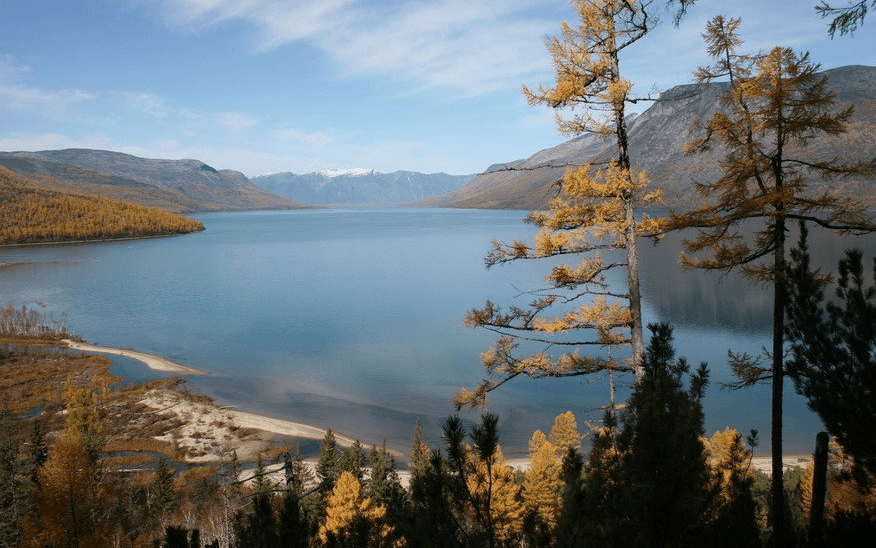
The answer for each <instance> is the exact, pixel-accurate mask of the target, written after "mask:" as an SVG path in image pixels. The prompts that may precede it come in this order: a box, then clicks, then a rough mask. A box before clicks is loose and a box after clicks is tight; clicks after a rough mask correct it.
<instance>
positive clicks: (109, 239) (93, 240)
mask: <svg viewBox="0 0 876 548" xmlns="http://www.w3.org/2000/svg"><path fill="white" fill-rule="evenodd" d="M205 230H207V229H206V228H201V229H198V230H193V231H190V232H168V233H166V234H144V235H142V236H119V237H118V238H113V237H104V238H86V239H82V240H51V241H47V242H15V243H5V244H3V243H0V248H3V247H26V246H27V247H29V246H38V245H64V244H95V243H106V242H124V241H130V240H151V239H155V238H173V237H174V236H188V235H189V234H198V233H199V232H204V231H205ZM15 264H23V263H0V266H11V265H15Z"/></svg>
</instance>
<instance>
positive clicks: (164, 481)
mask: <svg viewBox="0 0 876 548" xmlns="http://www.w3.org/2000/svg"><path fill="white" fill-rule="evenodd" d="M173 474H174V471H173V470H171V468H170V466H168V464H167V460H165V459H164V458H160V459H158V464H157V465H156V466H155V473H154V474H153V476H152V484H151V485H150V487H149V504H150V506H151V507H152V512H153V513H154V514H155V515H156V516H158V517H163V516H165V515H167V514H168V513H170V512H171V511H172V510H173V509H174V507H175V506H176V502H177V495H176V492H175V491H174V490H173Z"/></svg>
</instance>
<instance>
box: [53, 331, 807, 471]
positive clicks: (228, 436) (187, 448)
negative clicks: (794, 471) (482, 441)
mask: <svg viewBox="0 0 876 548" xmlns="http://www.w3.org/2000/svg"><path fill="white" fill-rule="evenodd" d="M63 342H64V343H66V345H67V346H68V347H70V348H73V349H75V350H81V351H83V352H97V353H101V354H112V355H118V356H124V357H128V358H132V359H135V360H138V361H141V362H143V364H145V365H146V366H147V367H149V368H150V369H154V370H156V371H165V372H171V373H179V374H183V375H203V374H206V372H204V371H201V370H198V369H195V368H193V367H189V366H186V365H182V364H178V363H175V362H172V361H170V360H168V359H166V358H163V357H161V356H156V355H154V354H148V353H145V352H136V351H133V350H127V349H123V348H115V347H106V346H96V345H91V344H87V343H81V342H77V341H73V340H69V339H65V340H64V341H63ZM141 403H143V404H145V405H147V406H148V407H150V408H152V409H153V410H154V412H156V413H159V414H161V415H172V416H175V417H176V418H177V419H179V420H180V422H181V423H182V426H180V427H179V428H178V429H176V430H175V431H174V432H173V433H172V434H168V435H166V436H165V437H167V440H165V441H170V440H172V441H173V443H174V444H176V445H177V446H179V447H180V448H181V449H182V450H183V452H184V453H185V455H186V456H185V460H186V461H188V462H191V463H197V462H201V463H206V462H217V461H220V460H222V459H224V458H227V455H228V453H229V452H230V451H231V450H236V451H237V452H238V455H239V456H240V457H241V458H242V459H244V460H254V459H255V456H256V455H257V454H258V453H259V452H262V451H265V450H267V449H268V448H269V447H270V446H271V441H272V439H273V437H274V436H286V437H290V438H301V439H311V440H322V439H323V438H324V437H325V434H326V430H325V429H323V428H319V427H316V426H311V425H308V424H303V423H299V422H294V421H290V420H285V419H278V418H274V417H268V416H265V415H259V414H256V413H251V412H247V411H239V410H237V409H232V408H228V407H220V406H217V405H215V404H213V403H205V402H204V401H194V400H192V399H190V398H188V397H186V395H185V394H184V393H181V392H178V391H175V390H164V389H161V390H153V391H150V392H148V393H147V394H146V395H145V397H144V398H143V399H142V400H141ZM242 431H243V432H242ZM252 431H258V432H262V433H263V434H261V435H258V434H256V435H252ZM332 433H333V434H334V436H335V439H336V441H337V443H338V445H339V446H341V447H349V446H350V445H352V444H353V443H354V442H355V440H354V439H353V438H351V437H349V436H345V435H343V434H339V433H338V432H336V431H334V430H333V431H332ZM159 439H160V438H159ZM360 442H361V443H363V445H364V446H365V447H368V445H369V444H368V442H367V441H366V440H360ZM396 456H397V457H398V456H400V455H396ZM811 460H812V456H811V455H786V456H785V457H784V458H783V459H782V461H783V465H784V468H785V469H791V468H794V467H798V466H799V467H805V466H806V465H808V463H809V462H810V461H811ZM771 462H772V460H771V459H770V457H769V456H764V455H762V456H755V457H754V458H753V459H752V463H751V464H752V466H753V467H754V468H755V469H757V470H760V471H762V472H765V473H767V474H769V473H770V472H771V471H772V469H771ZM311 464H312V463H311ZM508 464H509V465H510V466H512V467H514V468H516V469H518V470H525V469H527V468H528V467H529V462H528V459H526V458H520V459H509V461H508Z"/></svg>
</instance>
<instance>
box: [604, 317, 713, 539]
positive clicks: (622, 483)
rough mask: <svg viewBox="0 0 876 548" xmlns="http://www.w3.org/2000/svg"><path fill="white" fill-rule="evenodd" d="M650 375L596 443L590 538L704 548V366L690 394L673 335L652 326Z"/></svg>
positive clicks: (707, 499)
mask: <svg viewBox="0 0 876 548" xmlns="http://www.w3.org/2000/svg"><path fill="white" fill-rule="evenodd" d="M648 328H649V329H650V330H651V341H650V343H649V345H648V348H647V349H646V351H645V357H644V362H643V363H644V367H643V369H644V375H643V376H642V378H641V379H640V380H639V381H638V382H637V383H636V385H635V391H634V392H633V395H632V396H631V397H630V400H629V403H628V405H627V407H626V408H625V409H624V410H623V411H622V413H621V417H620V419H621V430H620V432H618V433H617V437H616V441H615V439H614V437H613V432H614V425H613V417H612V416H611V415H610V414H609V415H608V416H607V419H608V421H607V422H608V424H607V426H606V428H605V429H604V430H603V431H601V432H599V433H598V434H597V436H596V439H595V440H594V447H593V452H592V453H591V458H590V466H589V476H590V480H589V483H588V486H589V490H588V491H589V492H588V497H589V508H588V510H589V511H590V512H591V513H592V515H591V517H590V519H589V521H590V524H589V531H588V533H587V534H588V536H592V537H595V538H596V539H599V541H600V542H605V543H608V544H610V545H614V546H630V547H636V546H648V547H659V546H672V547H683V546H701V545H702V539H703V535H704V532H705V527H706V524H705V520H706V510H707V509H708V507H709V504H710V502H711V500H710V492H709V486H708V483H709V482H708V474H707V468H706V458H705V453H704V449H703V444H702V441H701V438H702V435H703V409H702V397H703V394H704V391H705V387H706V385H707V383H708V371H707V369H706V364H705V363H703V364H701V365H700V367H699V368H698V369H697V371H696V372H695V373H694V374H693V375H692V376H691V379H690V385H689V387H688V388H687V389H686V390H685V388H684V386H683V384H682V377H683V376H685V375H687V374H688V371H689V367H688V364H687V361H686V360H685V359H684V358H679V359H677V360H676V359H675V349H674V348H673V345H672V328H671V327H669V325H667V324H658V325H650V326H648Z"/></svg>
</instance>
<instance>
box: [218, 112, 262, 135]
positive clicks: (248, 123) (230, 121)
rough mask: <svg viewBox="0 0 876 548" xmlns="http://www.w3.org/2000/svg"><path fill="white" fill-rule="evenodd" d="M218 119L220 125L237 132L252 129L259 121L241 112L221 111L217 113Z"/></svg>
mask: <svg viewBox="0 0 876 548" xmlns="http://www.w3.org/2000/svg"><path fill="white" fill-rule="evenodd" d="M216 121H217V122H218V123H219V125H221V126H223V127H226V128H228V129H230V130H231V131H235V132H241V131H244V130H247V129H250V128H252V127H254V126H255V125H256V124H258V123H259V121H258V120H257V119H256V118H253V117H252V116H247V115H246V114H241V113H239V112H221V113H219V114H217V115H216Z"/></svg>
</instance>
